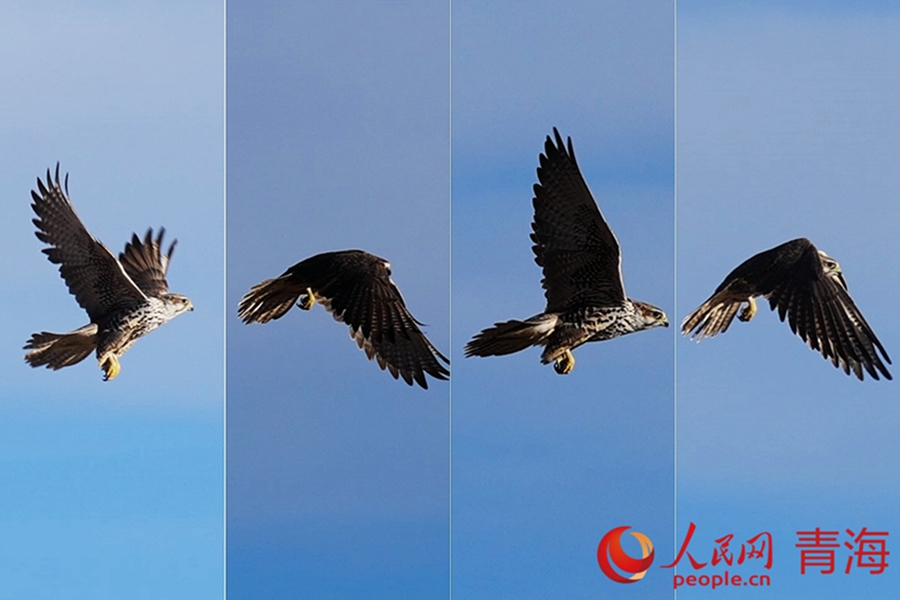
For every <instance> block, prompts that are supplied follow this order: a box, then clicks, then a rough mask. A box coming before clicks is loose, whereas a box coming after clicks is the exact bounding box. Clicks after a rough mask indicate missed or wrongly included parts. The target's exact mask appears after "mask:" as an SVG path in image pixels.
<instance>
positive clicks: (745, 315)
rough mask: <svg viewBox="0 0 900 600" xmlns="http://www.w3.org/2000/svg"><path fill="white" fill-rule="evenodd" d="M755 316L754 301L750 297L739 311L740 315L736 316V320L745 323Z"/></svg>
mask: <svg viewBox="0 0 900 600" xmlns="http://www.w3.org/2000/svg"><path fill="white" fill-rule="evenodd" d="M755 314H756V300H754V299H753V297H752V296H751V297H750V298H748V299H747V306H745V307H744V309H743V310H742V311H741V314H739V315H738V319H740V320H741V321H743V322H744V323H746V322H747V321H749V320H750V319H752V318H753V316H754V315H755Z"/></svg>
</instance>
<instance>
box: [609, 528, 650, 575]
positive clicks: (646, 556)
mask: <svg viewBox="0 0 900 600" xmlns="http://www.w3.org/2000/svg"><path fill="white" fill-rule="evenodd" d="M627 529H629V527H628V526H627V525H624V526H622V527H616V528H615V529H613V530H611V531H610V532H609V533H607V534H606V535H604V536H603V539H602V540H600V545H599V546H597V563H598V564H599V565H600V569H601V570H602V571H603V573H604V574H605V575H606V576H607V577H609V578H610V579H612V580H613V581H617V582H619V583H634V582H635V581H639V580H641V579H643V577H644V575H646V574H647V569H649V568H650V565H652V564H653V542H651V541H650V538H648V537H647V536H646V535H644V534H643V533H639V532H637V531H632V532H630V533H631V535H632V536H634V538H635V539H636V540H637V541H638V542H640V544H641V555H642V556H641V558H632V557H631V556H628V555H627V554H625V551H624V550H622V539H621V538H622V534H623V533H624V532H625V531H626V530H627ZM613 565H615V566H616V568H618V569H619V570H620V571H623V572H624V573H625V574H626V575H620V574H619V572H618V571H616V569H614V568H613Z"/></svg>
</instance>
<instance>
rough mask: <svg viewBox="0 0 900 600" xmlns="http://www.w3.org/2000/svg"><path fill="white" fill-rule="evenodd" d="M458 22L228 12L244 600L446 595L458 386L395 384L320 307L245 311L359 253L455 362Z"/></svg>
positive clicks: (247, 8) (231, 427)
mask: <svg viewBox="0 0 900 600" xmlns="http://www.w3.org/2000/svg"><path fill="white" fill-rule="evenodd" d="M449 16H450V14H449V4H448V3H447V2H418V3H408V2H407V3H371V2H343V3H333V2H325V1H320V2H303V3H289V2H243V1H239V0H236V1H234V2H230V3H229V5H228V251H229V253H228V256H229V260H228V294H227V298H228V309H227V313H228V317H227V329H228V467H229V468H228V590H229V597H230V598H258V597H260V596H264V597H267V598H296V597H308V598H352V597H365V598H398V597H415V598H446V597H447V595H448V593H449V556H450V551H449V544H450V541H449V538H450V533H449V527H450V524H449V501H450V494H449V489H450V480H449V479H450V446H449V444H450V417H449V415H450V404H449V398H450V385H449V383H448V382H445V381H436V380H433V379H430V380H429V389H428V390H422V389H421V388H418V387H415V388H410V387H408V386H407V385H406V384H405V383H404V382H403V381H396V380H394V379H393V378H392V377H391V376H390V374H388V373H387V372H384V371H381V370H380V369H379V368H378V366H377V364H375V363H372V362H369V361H368V360H366V357H365V354H364V353H363V352H362V351H360V350H359V349H358V348H357V347H356V343H355V342H354V341H353V340H352V339H351V338H350V336H349V334H348V328H347V327H346V326H345V325H343V324H340V323H336V322H335V321H334V320H333V319H332V318H331V316H330V315H329V314H328V313H327V312H326V311H325V310H324V309H323V308H322V307H321V306H316V307H314V309H313V310H311V311H310V312H304V311H300V310H293V311H291V312H290V313H288V314H287V315H285V316H284V317H283V318H282V319H280V320H278V321H273V322H270V323H268V324H266V325H258V324H254V325H244V324H243V323H241V322H240V320H239V319H238V318H237V314H236V313H237V304H238V301H239V300H240V298H241V296H242V295H243V294H244V293H245V292H247V290H248V289H249V288H250V286H252V285H254V284H256V283H258V282H260V281H262V280H263V279H267V278H271V277H275V276H277V275H280V274H281V273H282V272H283V271H284V270H285V269H287V268H288V267H289V266H291V265H292V264H294V263H296V262H299V261H300V260H302V259H304V258H307V257H308V256H311V255H314V254H318V253H320V252H325V251H329V250H341V249H348V248H360V249H363V250H366V251H368V252H371V253H373V254H376V255H379V256H381V257H383V258H385V259H387V260H389V261H390V262H391V265H392V271H393V279H394V281H396V282H397V284H398V286H399V287H400V289H401V291H402V292H403V295H404V298H405V300H406V303H407V306H408V307H409V309H410V311H411V312H412V314H413V315H414V316H415V317H416V318H417V319H419V320H420V321H422V322H424V323H426V324H427V326H426V327H425V328H424V330H425V332H426V334H427V335H428V336H429V338H430V339H431V341H432V342H433V343H434V344H435V346H437V348H438V349H440V350H441V351H442V352H443V353H445V354H446V355H448V356H449V355H450V352H451V346H450V335H449V334H450V331H449V315H450V269H449V259H450V37H449V36H450V20H449ZM452 370H453V368H451V371H452Z"/></svg>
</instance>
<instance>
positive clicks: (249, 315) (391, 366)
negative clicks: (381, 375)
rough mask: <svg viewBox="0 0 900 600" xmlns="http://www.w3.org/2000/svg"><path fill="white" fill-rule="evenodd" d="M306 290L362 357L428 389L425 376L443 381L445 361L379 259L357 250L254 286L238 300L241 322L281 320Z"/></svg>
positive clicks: (326, 257)
mask: <svg viewBox="0 0 900 600" xmlns="http://www.w3.org/2000/svg"><path fill="white" fill-rule="evenodd" d="M307 288H309V289H311V290H312V291H313V293H314V294H315V296H316V297H317V299H318V300H319V302H321V303H322V304H323V305H324V306H325V308H326V309H328V311H329V312H331V314H332V315H333V316H334V318H335V319H336V320H338V321H340V322H342V323H346V324H347V325H348V326H349V327H350V335H351V336H352V337H353V338H354V339H355V340H356V342H357V344H358V345H359V347H360V348H362V349H363V350H364V351H365V353H366V356H368V358H369V359H370V360H373V359H374V360H375V361H376V362H377V363H378V366H379V367H381V368H382V369H386V370H388V371H389V372H390V373H391V375H393V377H394V378H395V379H397V378H398V377H402V378H403V380H404V381H405V382H406V383H407V384H409V385H412V384H413V382H416V383H417V384H419V385H420V386H422V387H423V388H426V389H427V388H428V382H427V381H426V379H425V375H426V374H428V375H431V376H432V377H434V378H435V379H447V377H448V376H449V375H450V371H449V370H448V369H447V368H445V367H444V366H443V365H442V364H441V363H440V362H439V361H443V362H444V363H446V364H449V361H448V359H447V358H446V357H445V356H444V355H443V354H441V353H440V352H439V351H438V350H437V348H435V347H434V346H433V345H432V344H431V342H430V341H429V340H428V338H427V337H425V334H424V333H422V330H421V329H420V328H419V325H421V323H419V322H418V321H416V319H415V318H414V317H413V316H412V314H410V312H409V310H408V309H407V308H406V303H405V302H404V301H403V296H402V295H401V294H400V290H399V289H397V286H396V285H394V282H393V281H391V278H390V265H389V264H388V263H387V261H385V260H384V259H381V258H378V257H377V256H374V255H372V254H368V253H366V252H362V251H361V250H347V251H342V252H328V253H324V254H318V255H316V256H313V257H311V258H308V259H306V260H304V261H302V262H299V263H297V264H296V265H294V266H292V267H291V268H290V269H288V270H287V271H286V272H285V273H284V274H283V275H281V276H280V277H278V278H276V279H271V280H268V281H264V282H262V283H260V284H259V285H256V286H254V287H253V288H251V290H250V291H249V292H248V293H247V294H246V295H245V296H244V298H242V299H241V303H240V307H239V310H238V316H240V317H241V318H242V319H243V320H244V322H246V323H251V322H254V321H259V322H263V323H264V322H266V321H269V320H271V319H277V318H279V317H281V316H283V315H284V314H285V313H286V312H287V311H288V310H289V309H290V307H291V306H292V305H293V304H294V303H295V302H296V301H297V299H298V298H299V297H300V295H301V294H303V293H305V292H306V290H307Z"/></svg>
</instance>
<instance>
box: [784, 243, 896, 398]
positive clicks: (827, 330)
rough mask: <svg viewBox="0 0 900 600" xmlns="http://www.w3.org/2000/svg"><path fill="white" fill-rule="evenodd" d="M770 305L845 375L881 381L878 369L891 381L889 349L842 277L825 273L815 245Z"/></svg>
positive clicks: (785, 281) (793, 329)
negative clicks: (864, 372) (852, 374)
mask: <svg viewBox="0 0 900 600" xmlns="http://www.w3.org/2000/svg"><path fill="white" fill-rule="evenodd" d="M769 305H770V306H771V308H772V310H776V309H777V310H778V317H779V318H780V319H781V320H782V321H784V320H785V319H787V321H788V324H789V325H790V326H791V331H793V332H794V333H796V334H797V335H799V336H800V338H801V339H803V341H805V342H806V343H807V344H808V345H809V347H810V348H812V349H813V350H817V351H819V352H820V353H821V354H822V356H824V357H825V358H826V359H830V360H831V362H832V364H833V365H834V366H835V367H839V368H842V369H843V370H844V373H847V374H848V375H849V374H850V372H851V371H852V372H853V373H854V374H855V375H856V377H857V378H859V379H860V380H862V379H863V369H865V371H866V372H867V373H868V374H869V375H870V376H871V377H872V378H874V379H879V377H878V372H879V371H880V372H881V374H882V375H883V376H884V377H885V378H887V379H891V374H890V373H889V372H888V370H887V367H886V366H885V365H884V362H882V357H883V358H884V360H885V361H887V363H888V364H890V362H891V359H890V358H889V357H888V355H887V352H886V351H885V349H884V346H882V345H881V342H880V341H879V340H878V338H877V337H876V336H875V332H874V331H872V328H871V327H869V324H868V323H867V322H866V320H865V318H864V317H863V315H862V313H861V312H860V311H859V309H858V308H857V307H856V304H855V303H854V302H853V299H852V298H851V297H850V294H849V293H847V289H846V287H845V285H844V280H843V278H842V277H840V276H839V274H838V273H836V274H828V273H826V272H825V270H824V269H823V268H822V261H821V258H820V257H819V253H818V251H817V250H816V248H815V246H813V245H812V244H810V246H809V247H808V248H807V249H806V251H805V252H804V253H803V255H802V256H801V257H800V259H799V260H798V261H797V262H796V263H795V265H794V266H793V267H792V268H791V270H790V272H789V274H788V276H787V277H786V278H785V279H784V280H783V281H782V282H781V283H779V284H778V285H776V286H775V288H774V290H773V291H772V293H771V295H769ZM879 353H880V354H881V356H879Z"/></svg>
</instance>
